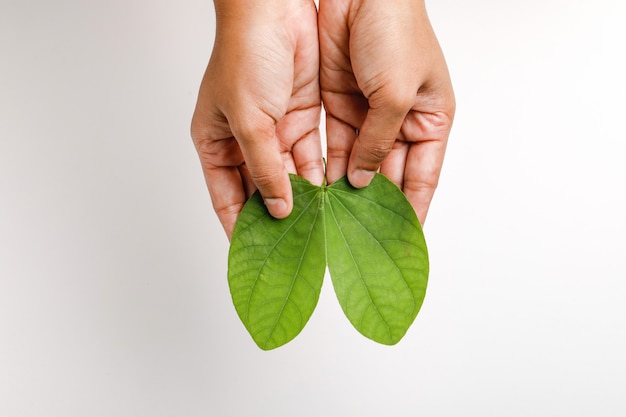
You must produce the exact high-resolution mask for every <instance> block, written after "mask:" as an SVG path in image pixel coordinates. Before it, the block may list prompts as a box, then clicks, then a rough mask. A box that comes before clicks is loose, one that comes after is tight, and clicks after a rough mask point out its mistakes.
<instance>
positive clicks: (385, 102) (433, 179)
mask: <svg viewBox="0 0 626 417" xmlns="http://www.w3.org/2000/svg"><path fill="white" fill-rule="evenodd" d="M319 32H320V35H319V36H320V50H321V69H320V82H321V88H322V100H323V102H324V107H325V109H326V114H327V118H326V132H327V138H328V165H327V178H328V181H329V183H331V182H333V181H336V180H337V179H338V178H340V177H341V176H343V175H345V174H346V173H347V175H348V179H349V181H350V183H351V184H352V185H353V186H355V187H364V186H367V185H368V184H369V182H370V181H371V179H372V177H373V176H374V173H375V172H376V171H377V170H379V169H380V172H381V173H382V174H384V175H386V176H387V177H388V178H389V179H390V180H391V181H393V182H394V183H395V184H396V185H398V187H400V188H401V189H402V190H403V191H404V193H405V194H406V196H407V198H408V200H409V201H410V202H411V204H412V205H413V207H414V209H415V211H416V213H417V216H418V218H419V219H420V221H421V222H422V224H423V222H424V220H425V219H426V214H427V212H428V207H429V205H430V201H431V199H432V197H433V193H434V191H435V188H436V186H437V182H438V180H439V173H440V171H441V166H442V164H443V158H444V153H445V148H446V143H447V140H448V134H449V132H450V128H451V126H452V119H453V117H454V108H455V103H454V93H453V91H452V85H451V83H450V77H449V75H448V69H447V67H446V63H445V60H444V57H443V54H442V52H441V49H440V47H439V44H438V42H437V39H436V37H435V34H434V33H433V30H432V28H431V25H430V22H429V20H428V17H427V15H426V9H425V6H424V2H423V1H422V0H332V1H331V0H320V10H319Z"/></svg>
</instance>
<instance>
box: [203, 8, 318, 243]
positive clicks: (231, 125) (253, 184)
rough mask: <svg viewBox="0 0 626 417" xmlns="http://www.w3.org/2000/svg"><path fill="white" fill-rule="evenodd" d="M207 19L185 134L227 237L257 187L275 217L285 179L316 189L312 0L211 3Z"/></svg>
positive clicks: (287, 195)
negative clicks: (200, 73) (209, 28)
mask: <svg viewBox="0 0 626 417" xmlns="http://www.w3.org/2000/svg"><path fill="white" fill-rule="evenodd" d="M215 11H216V17H217V33H216V38H215V45H214V48H213V53H212V55H211V59H210V61H209V64H208V67H207V70H206V73H205V75H204V78H203V80H202V84H201V86H200V92H199V94H198V102H197V105H196V109H195V112H194V116H193V120H192V124H191V136H192V138H193V140H194V144H195V146H196V149H197V151H198V155H199V156H200V161H201V164H202V170H203V172H204V176H205V179H206V182H207V185H208V188H209V193H210V194H211V199H212V202H213V207H214V208H215V211H216V213H217V215H218V218H219V220H220V222H221V223H222V226H223V227H224V230H225V231H226V234H227V235H228V238H229V239H230V237H231V236H232V232H233V229H234V227H235V221H236V220H237V217H238V215H239V213H240V212H241V209H242V208H243V205H244V203H245V202H246V200H247V199H248V198H249V197H250V195H252V193H253V192H254V191H255V190H256V189H257V188H258V189H259V191H260V192H261V195H262V196H263V198H264V201H265V204H266V206H267V208H268V210H269V212H270V214H272V215H273V216H274V217H277V218H283V217H286V216H287V215H288V214H289V213H290V212H291V209H292V206H293V201H292V200H293V199H292V192H291V185H290V182H289V176H288V172H291V173H298V174H299V175H301V176H303V177H305V178H307V179H308V180H309V181H311V182H313V183H315V184H318V185H319V184H321V183H322V181H323V176H324V173H323V166H322V150H321V144H320V135H319V121H320V120H319V119H320V111H321V98H320V91H319V46H318V45H319V43H318V35H317V14H316V8H315V4H314V3H313V2H312V1H293V0H268V1H264V2H262V3H257V4H256V5H255V4H254V3H251V2H248V1H245V0H222V1H220V0H216V1H215Z"/></svg>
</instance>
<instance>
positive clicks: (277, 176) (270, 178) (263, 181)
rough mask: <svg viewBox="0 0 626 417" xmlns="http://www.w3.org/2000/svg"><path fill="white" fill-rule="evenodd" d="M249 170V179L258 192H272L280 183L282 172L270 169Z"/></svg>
mask: <svg viewBox="0 0 626 417" xmlns="http://www.w3.org/2000/svg"><path fill="white" fill-rule="evenodd" d="M249 168H250V177H251V178H252V181H253V182H254V183H255V184H256V186H257V187H258V188H259V189H260V190H273V189H274V188H275V186H276V185H277V184H279V183H280V182H281V181H282V171H281V170H276V169H271V168H260V169H255V170H253V169H252V167H249Z"/></svg>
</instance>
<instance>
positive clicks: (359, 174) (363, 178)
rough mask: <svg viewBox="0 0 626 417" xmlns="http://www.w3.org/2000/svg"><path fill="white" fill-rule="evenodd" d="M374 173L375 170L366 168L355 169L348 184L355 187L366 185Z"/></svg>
mask: <svg viewBox="0 0 626 417" xmlns="http://www.w3.org/2000/svg"><path fill="white" fill-rule="evenodd" d="M374 175H376V171H368V170H366V169H357V170H354V172H352V177H351V178H350V184H352V185H353V186H354V187H356V188H363V187H367V186H368V185H369V184H370V182H372V179H373V178H374Z"/></svg>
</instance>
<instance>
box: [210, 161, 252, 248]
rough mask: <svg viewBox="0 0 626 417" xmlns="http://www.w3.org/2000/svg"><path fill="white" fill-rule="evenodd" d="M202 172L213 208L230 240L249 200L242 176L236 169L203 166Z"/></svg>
mask: <svg viewBox="0 0 626 417" xmlns="http://www.w3.org/2000/svg"><path fill="white" fill-rule="evenodd" d="M202 170H203V172H204V178H205V180H206V183H207V187H208V188H209V194H210V195H211V202H212V203H213V208H214V209H215V213H216V214H217V217H218V219H219V221H220V223H222V227H223V228H224V231H225V232H226V235H227V236H228V240H230V238H231V237H232V235H233V230H234V229H235V223H236V221H237V217H239V213H240V212H241V209H242V208H243V205H244V204H245V203H246V199H247V197H246V193H245V190H244V187H243V183H242V180H241V176H240V175H239V171H238V169H237V168H236V167H212V166H208V165H206V164H203V165H202Z"/></svg>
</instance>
